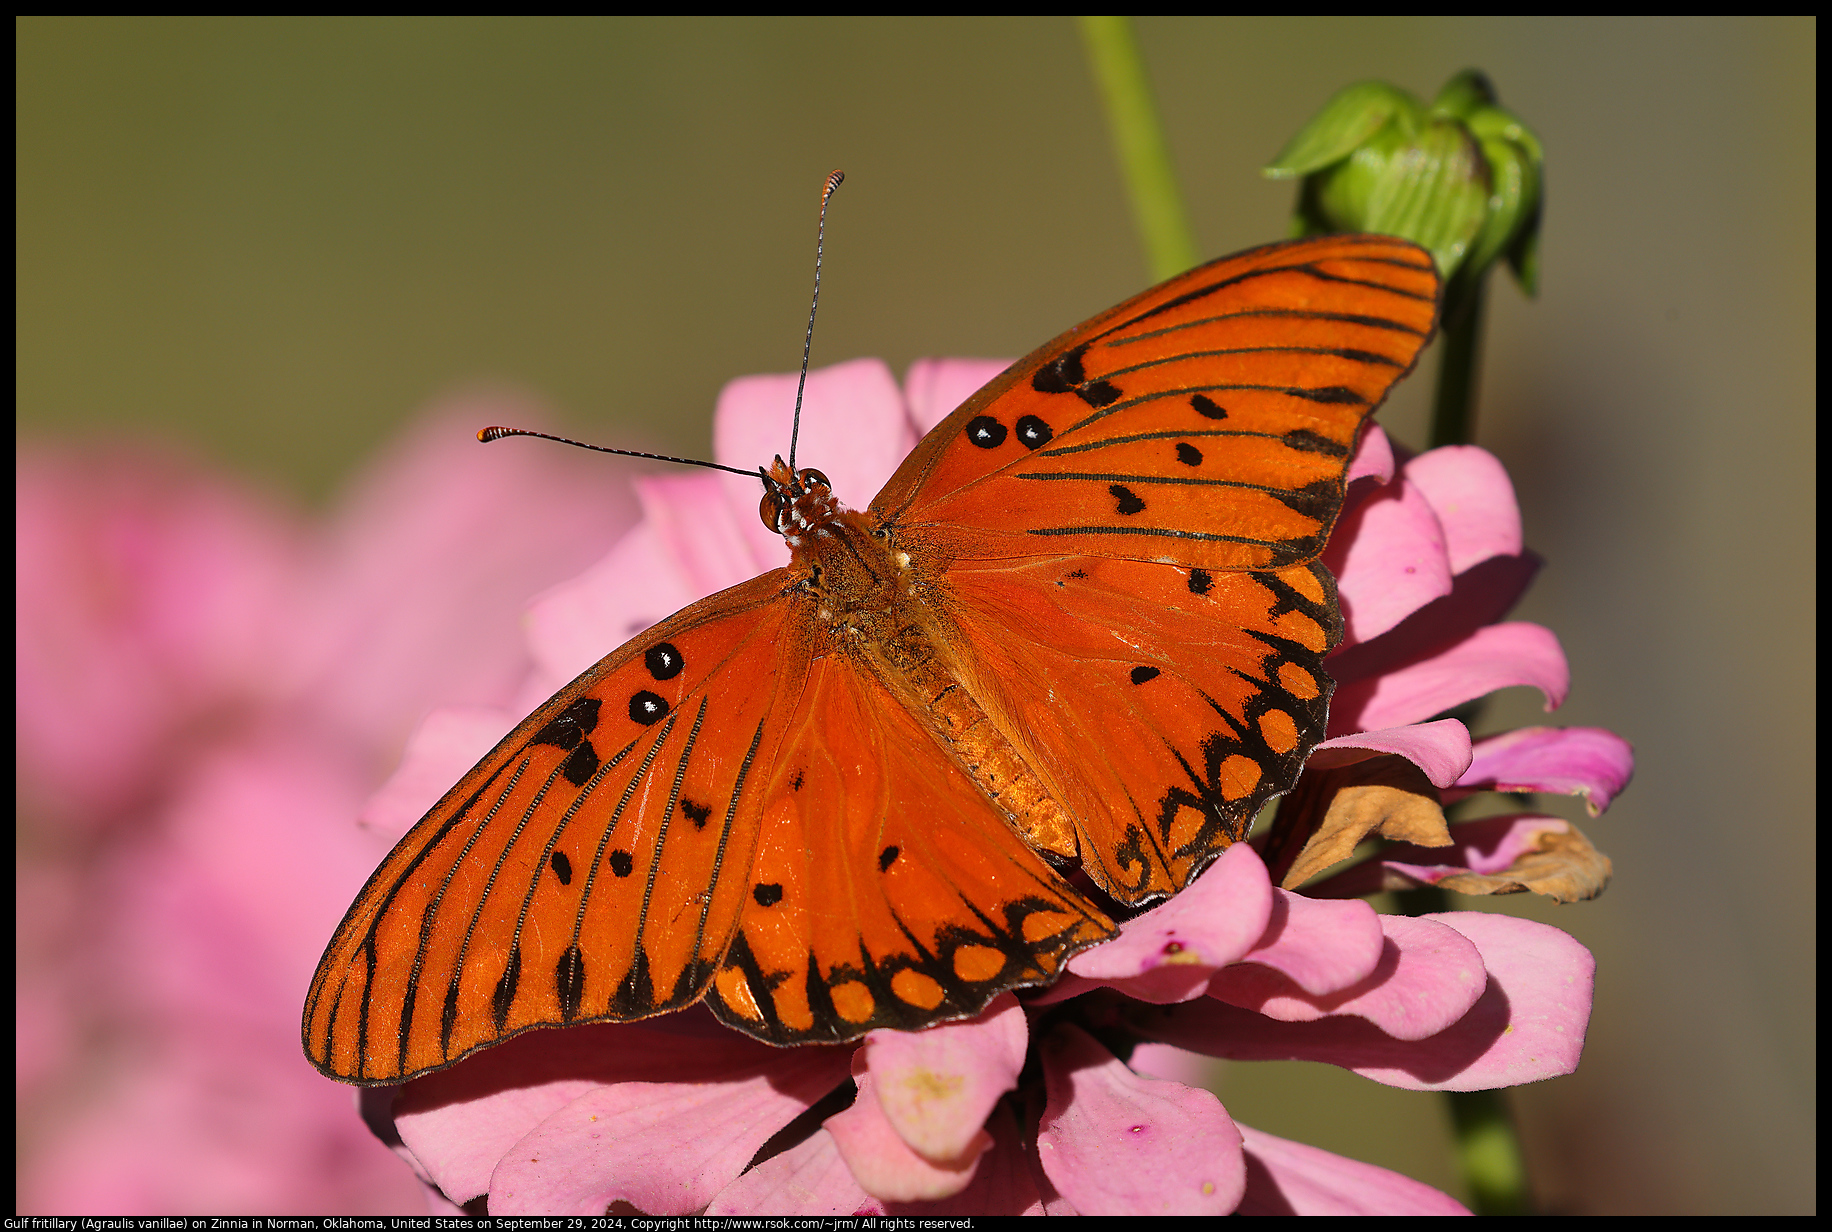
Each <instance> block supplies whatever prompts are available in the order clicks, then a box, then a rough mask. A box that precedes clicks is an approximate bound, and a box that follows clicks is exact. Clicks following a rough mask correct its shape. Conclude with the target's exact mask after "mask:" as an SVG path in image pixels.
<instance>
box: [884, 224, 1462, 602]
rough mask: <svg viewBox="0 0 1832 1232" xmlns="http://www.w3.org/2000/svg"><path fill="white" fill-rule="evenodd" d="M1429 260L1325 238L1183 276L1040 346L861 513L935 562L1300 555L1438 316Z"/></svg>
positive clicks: (1313, 545)
mask: <svg viewBox="0 0 1832 1232" xmlns="http://www.w3.org/2000/svg"><path fill="white" fill-rule="evenodd" d="M1437 295H1438V278H1437V274H1436V272H1435V271H1434V268H1433V266H1432V263H1431V258H1430V256H1429V255H1428V254H1427V253H1426V252H1425V251H1424V250H1423V249H1421V248H1418V247H1416V246H1415V245H1412V244H1409V243H1407V242H1405V241H1404V240H1396V239H1392V238H1390V237H1387V236H1379V235H1336V236H1327V237H1324V238H1322V239H1314V240H1301V241H1294V242H1290V243H1284V244H1272V245H1269V246H1267V247H1265V248H1256V249H1251V250H1249V251H1247V252H1244V253H1237V254H1236V255H1234V256H1231V257H1224V258H1222V259H1221V260H1219V261H1214V262H1211V263H1210V264H1208V265H1204V266H1199V267H1198V268H1196V269H1193V270H1191V271H1190V272H1189V273H1187V274H1183V275H1180V276H1179V277H1177V278H1173V279H1171V280H1170V281H1169V282H1166V283H1163V284H1161V285H1160V286H1157V287H1154V288H1152V289H1151V290H1149V291H1146V292H1145V293H1144V294H1142V295H1138V296H1135V297H1134V298H1132V299H1130V300H1127V301H1126V302H1125V303H1123V304H1121V305H1119V306H1118V307H1117V308H1113V309H1111V310H1109V311H1107V312H1105V313H1102V314H1101V315H1100V316H1098V317H1095V318H1094V319H1093V320H1092V321H1088V322H1086V323H1085V324H1082V325H1078V326H1076V327H1075V328H1074V329H1072V330H1069V331H1068V332H1067V333H1065V334H1063V335H1062V336H1060V337H1058V338H1056V339H1054V340H1053V341H1051V342H1048V343H1045V344H1044V345H1043V346H1041V347H1039V348H1037V349H1036V350H1035V351H1033V352H1031V353H1030V354H1029V355H1027V356H1026V357H1024V358H1023V359H1021V360H1019V361H1018V362H1017V363H1015V364H1013V365H1012V366H1011V367H1010V368H1009V369H1007V370H1006V371H1005V372H1004V373H1002V374H1001V375H1000V376H998V377H997V378H995V379H994V380H993V381H992V382H991V383H990V384H988V385H987V386H986V387H985V388H984V389H982V390H980V391H979V392H978V393H976V394H974V395H973V397H971V398H969V399H968V400H967V401H966V402H965V403H963V404H962V405H961V407H960V408H959V409H958V410H956V411H955V412H954V413H953V414H951V415H950V416H948V418H947V419H945V420H943V421H942V423H941V424H940V425H938V426H937V427H936V428H935V430H934V431H932V432H930V433H929V435H928V436H926V437H925V438H923V440H922V443H921V444H919V445H918V446H917V447H916V449H915V451H914V452H912V453H911V454H910V456H909V458H908V459H906V460H905V462H904V464H903V465H902V466H901V467H899V468H898V470H897V473H896V474H895V475H894V476H892V477H891V481H890V482H889V483H888V484H886V485H885V487H884V490H883V491H882V492H880V493H879V494H878V496H877V499H875V500H874V501H872V504H871V509H872V512H874V513H876V514H878V515H879V517H881V518H882V519H884V520H885V521H887V522H890V523H892V524H894V525H896V526H897V527H899V528H900V529H901V530H902V531H903V532H904V533H905V534H906V535H907V536H908V537H909V538H910V539H911V540H912V542H913V543H916V544H921V545H922V546H923V547H924V548H925V549H926V550H928V551H930V552H932V553H933V554H934V555H935V556H936V557H937V559H953V558H957V557H959V558H969V559H975V558H977V559H986V558H997V557H1008V556H1032V555H1045V554H1060V555H1086V556H1123V557H1126V558H1128V559H1132V560H1151V561H1165V562H1170V563H1175V564H1180V565H1184V566H1186V567H1190V568H1200V569H1208V570H1232V569H1276V568H1282V567H1284V566H1286V565H1292V564H1300V563H1302V562H1304V561H1307V560H1312V559H1315V558H1316V557H1317V556H1318V555H1319V554H1320V553H1321V552H1322V551H1323V544H1324V541H1325V540H1326V539H1327V538H1328V536H1329V529H1330V526H1331V524H1332V523H1333V522H1334V521H1335V516H1336V512H1337V510H1338V509H1340V508H1341V504H1342V495H1343V476H1344V474H1345V473H1346V472H1347V469H1348V461H1349V457H1350V455H1351V454H1353V453H1354V451H1355V442H1356V439H1357V437H1358V436H1359V435H1360V432H1361V426H1362V424H1363V423H1365V422H1366V421H1367V419H1368V417H1369V416H1370V415H1371V414H1373V412H1374V408H1375V407H1376V406H1378V405H1379V404H1380V402H1381V400H1382V399H1383V398H1384V397H1386V394H1387V391H1388V390H1389V389H1390V388H1392V386H1393V383H1394V382H1395V381H1397V380H1399V378H1400V377H1402V376H1404V375H1405V374H1406V373H1407V372H1408V371H1410V370H1411V368H1412V365H1413V363H1414V362H1415V361H1416V360H1417V358H1418V354H1419V351H1420V350H1421V349H1423V347H1424V345H1425V343H1426V341H1428V340H1429V339H1430V337H1431V334H1432V331H1433V329H1434V328H1435V325H1436V321H1437Z"/></svg>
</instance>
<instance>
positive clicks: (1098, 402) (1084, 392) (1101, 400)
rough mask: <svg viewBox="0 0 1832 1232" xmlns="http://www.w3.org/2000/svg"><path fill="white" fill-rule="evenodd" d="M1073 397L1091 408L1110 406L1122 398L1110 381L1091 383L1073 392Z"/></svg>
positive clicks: (1117, 388) (1117, 387) (1116, 387)
mask: <svg viewBox="0 0 1832 1232" xmlns="http://www.w3.org/2000/svg"><path fill="white" fill-rule="evenodd" d="M1075 396H1076V397H1078V398H1080V399H1081V400H1082V401H1083V402H1086V403H1087V404H1088V405H1089V406H1092V407H1097V408H1098V407H1103V406H1112V405H1113V404H1114V403H1115V402H1118V401H1119V400H1120V398H1121V397H1122V396H1123V395H1122V394H1121V393H1120V388H1119V386H1117V385H1115V384H1113V383H1112V382H1111V381H1091V382H1089V383H1088V384H1086V385H1083V386H1082V387H1081V388H1080V389H1078V390H1076V391H1075Z"/></svg>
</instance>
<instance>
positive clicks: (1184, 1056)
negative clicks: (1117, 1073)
mask: <svg viewBox="0 0 1832 1232" xmlns="http://www.w3.org/2000/svg"><path fill="white" fill-rule="evenodd" d="M1126 1068H1127V1069H1129V1070H1131V1071H1132V1072H1133V1073H1135V1074H1137V1075H1139V1076H1140V1077H1141V1078H1156V1079H1159V1080H1160V1081H1163V1082H1176V1083H1181V1084H1182V1085H1183V1086H1186V1087H1207V1086H1208V1085H1209V1081H1210V1080H1211V1079H1212V1078H1214V1076H1215V1069H1216V1066H1215V1061H1214V1059H1213V1058H1212V1057H1205V1056H1203V1055H1202V1054H1201V1053H1196V1052H1189V1051H1187V1050H1185V1049H1182V1048H1172V1047H1171V1046H1170V1045H1169V1044H1154V1043H1151V1042H1149V1041H1147V1042H1145V1043H1142V1044H1135V1045H1133V1048H1132V1055H1131V1056H1130V1057H1128V1058H1126Z"/></svg>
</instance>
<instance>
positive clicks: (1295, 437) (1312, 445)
mask: <svg viewBox="0 0 1832 1232" xmlns="http://www.w3.org/2000/svg"><path fill="white" fill-rule="evenodd" d="M1281 439H1282V440H1283V441H1284V442H1285V444H1286V446H1287V447H1288V448H1291V449H1295V450H1297V451H1298V452H1300V453H1320V454H1323V455H1324V456H1326V457H1331V458H1346V457H1348V455H1349V447H1348V446H1347V445H1344V444H1342V443H1341V442H1340V441H1332V440H1330V439H1329V437H1327V436H1321V435H1319V434H1317V433H1315V432H1312V431H1311V430H1310V429H1309V428H1293V429H1292V430H1291V431H1289V432H1287V433H1286V434H1285V435H1284V436H1283V437H1282V438H1281Z"/></svg>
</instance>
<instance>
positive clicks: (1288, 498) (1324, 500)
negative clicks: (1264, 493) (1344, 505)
mask: <svg viewBox="0 0 1832 1232" xmlns="http://www.w3.org/2000/svg"><path fill="white" fill-rule="evenodd" d="M1268 491H1270V492H1271V494H1272V495H1273V496H1276V497H1277V498H1278V499H1279V503H1280V504H1282V505H1284V506H1285V507H1286V508H1287V509H1289V510H1291V511H1292V512H1293V513H1301V514H1303V515H1304V516H1305V517H1307V518H1315V519H1317V520H1318V521H1323V520H1324V519H1326V518H1330V517H1333V516H1334V515H1335V512H1336V506H1337V504H1338V503H1339V502H1340V501H1341V499H1342V489H1341V488H1340V487H1338V486H1337V485H1336V484H1335V483H1334V482H1332V481H1331V480H1328V479H1318V480H1314V481H1313V482H1311V483H1307V484H1305V485H1304V486H1303V487H1301V488H1271V489H1268Z"/></svg>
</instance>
